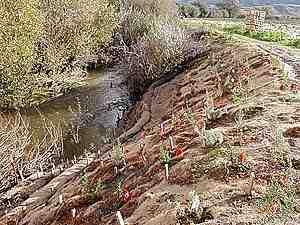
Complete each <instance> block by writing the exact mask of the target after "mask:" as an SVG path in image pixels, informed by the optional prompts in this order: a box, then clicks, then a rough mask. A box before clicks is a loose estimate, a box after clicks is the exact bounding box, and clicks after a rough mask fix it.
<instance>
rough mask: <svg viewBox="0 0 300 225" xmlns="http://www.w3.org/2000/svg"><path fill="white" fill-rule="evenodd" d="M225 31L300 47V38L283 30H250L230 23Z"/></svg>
mask: <svg viewBox="0 0 300 225" xmlns="http://www.w3.org/2000/svg"><path fill="white" fill-rule="evenodd" d="M223 31H224V32H225V33H227V34H239V35H242V36H246V37H249V38H253V39H256V40H260V41H267V42H276V43H279V44H282V45H285V46H289V47H293V48H298V49H300V39H299V38H296V39H293V38H289V37H288V35H287V34H286V33H284V32H281V31H268V32H267V31H262V32H250V31H247V30H246V27H244V26H242V25H230V26H226V27H224V29H223Z"/></svg>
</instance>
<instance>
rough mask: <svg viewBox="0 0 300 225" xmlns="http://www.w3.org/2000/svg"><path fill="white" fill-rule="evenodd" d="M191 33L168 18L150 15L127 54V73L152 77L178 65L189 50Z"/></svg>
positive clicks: (143, 77)
mask: <svg viewBox="0 0 300 225" xmlns="http://www.w3.org/2000/svg"><path fill="white" fill-rule="evenodd" d="M194 47H195V46H194V43H193V41H192V38H191V36H190V35H189V34H188V33H187V32H186V31H185V30H184V28H182V27H181V26H180V24H179V23H178V22H177V21H175V20H172V19H170V18H165V17H156V18H153V20H152V22H151V26H150V29H149V32H148V33H147V34H146V35H145V36H144V37H143V38H141V39H140V40H139V41H138V42H137V43H136V44H135V45H133V46H132V48H131V51H130V52H129V55H128V62H127V63H128V66H129V68H128V70H129V71H130V74H134V76H138V77H139V79H142V80H154V79H156V78H158V77H159V76H161V75H162V74H164V73H167V72H169V71H172V70H173V69H174V68H175V67H176V66H177V65H178V64H181V63H182V62H183V61H184V60H185V59H186V57H187V55H188V54H189V52H190V51H191V49H193V48H194Z"/></svg>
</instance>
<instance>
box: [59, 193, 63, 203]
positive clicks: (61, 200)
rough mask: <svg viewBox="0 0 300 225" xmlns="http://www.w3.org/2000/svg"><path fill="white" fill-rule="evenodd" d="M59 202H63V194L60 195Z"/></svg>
mask: <svg viewBox="0 0 300 225" xmlns="http://www.w3.org/2000/svg"><path fill="white" fill-rule="evenodd" d="M58 202H59V204H63V196H62V195H59V196H58Z"/></svg>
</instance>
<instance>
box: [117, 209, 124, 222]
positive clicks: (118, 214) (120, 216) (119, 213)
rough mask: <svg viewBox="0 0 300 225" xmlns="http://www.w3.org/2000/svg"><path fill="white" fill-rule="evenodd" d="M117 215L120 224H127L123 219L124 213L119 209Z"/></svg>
mask: <svg viewBox="0 0 300 225" xmlns="http://www.w3.org/2000/svg"><path fill="white" fill-rule="evenodd" d="M117 217H118V220H119V224H120V225H125V222H124V220H123V217H122V214H121V212H120V211H117Z"/></svg>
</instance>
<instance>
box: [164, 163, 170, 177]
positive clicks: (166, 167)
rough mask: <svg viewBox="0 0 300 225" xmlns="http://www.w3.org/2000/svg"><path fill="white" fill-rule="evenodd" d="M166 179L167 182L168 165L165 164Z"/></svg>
mask: <svg viewBox="0 0 300 225" xmlns="http://www.w3.org/2000/svg"><path fill="white" fill-rule="evenodd" d="M165 171H166V179H167V180H169V165H168V164H165Z"/></svg>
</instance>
